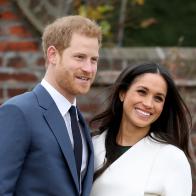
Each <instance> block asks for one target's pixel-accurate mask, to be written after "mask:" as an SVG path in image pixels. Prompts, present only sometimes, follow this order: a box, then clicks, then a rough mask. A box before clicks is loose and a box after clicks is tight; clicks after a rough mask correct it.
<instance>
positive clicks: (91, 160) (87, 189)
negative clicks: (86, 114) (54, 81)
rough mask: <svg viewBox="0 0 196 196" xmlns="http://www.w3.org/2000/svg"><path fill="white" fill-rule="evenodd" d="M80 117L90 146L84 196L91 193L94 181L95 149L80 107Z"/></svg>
mask: <svg viewBox="0 0 196 196" xmlns="http://www.w3.org/2000/svg"><path fill="white" fill-rule="evenodd" d="M78 117H79V121H80V124H81V127H82V130H83V133H84V136H85V139H86V143H87V146H88V155H89V156H88V165H87V170H86V175H85V177H84V179H83V187H82V196H86V195H89V192H90V189H91V185H92V183H93V173H94V151H93V145H92V139H91V135H90V131H89V128H88V126H87V124H86V123H85V120H84V118H83V116H82V115H81V113H80V111H79V109H78Z"/></svg>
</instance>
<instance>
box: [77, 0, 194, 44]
mask: <svg viewBox="0 0 196 196" xmlns="http://www.w3.org/2000/svg"><path fill="white" fill-rule="evenodd" d="M77 2H79V3H78V7H77V8H76V10H77V13H78V14H81V15H84V16H88V17H90V18H92V19H94V20H96V21H97V22H98V23H99V24H100V25H101V27H102V30H103V34H104V40H103V42H104V43H103V45H105V46H116V45H118V43H119V41H120V42H121V44H120V45H121V46H179V45H180V46H195V45H196V37H195V35H196V25H195V18H196V1H195V0H186V2H185V0H172V1H169V0H163V1H158V0H120V1H119V0H107V1H106V0H99V1H97V2H95V1H92V0H91V1H90V0H89V1H86V2H88V3H86V4H85V3H81V1H77ZM123 3H125V6H124V10H123V9H121V8H122V5H123Z"/></svg>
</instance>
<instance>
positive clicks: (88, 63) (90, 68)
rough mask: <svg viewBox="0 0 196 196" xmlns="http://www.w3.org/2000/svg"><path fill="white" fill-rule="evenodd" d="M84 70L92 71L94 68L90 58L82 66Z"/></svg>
mask: <svg viewBox="0 0 196 196" xmlns="http://www.w3.org/2000/svg"><path fill="white" fill-rule="evenodd" d="M82 70H83V71H85V72H89V73H90V72H92V70H93V66H92V63H91V62H90V61H89V60H87V61H85V62H84V65H83V66H82Z"/></svg>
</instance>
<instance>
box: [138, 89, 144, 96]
mask: <svg viewBox="0 0 196 196" xmlns="http://www.w3.org/2000/svg"><path fill="white" fill-rule="evenodd" d="M137 92H138V93H139V94H140V95H145V94H146V91H145V90H138V91H137Z"/></svg>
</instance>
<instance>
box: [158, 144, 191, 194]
mask: <svg viewBox="0 0 196 196" xmlns="http://www.w3.org/2000/svg"><path fill="white" fill-rule="evenodd" d="M157 168H158V169H159V172H157V173H159V175H160V176H162V177H161V178H159V179H160V184H161V187H162V188H161V189H162V194H161V195H163V196H174V195H176V196H191V193H192V176H191V168H190V164H189V162H188V159H187V158H186V156H185V154H184V152H183V151H181V150H180V149H178V148H177V147H174V146H172V145H167V146H166V147H164V148H163V150H162V151H161V152H160V154H159V160H158V163H157Z"/></svg>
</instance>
